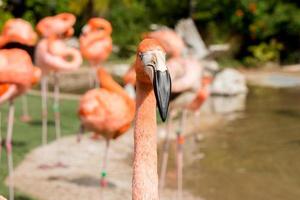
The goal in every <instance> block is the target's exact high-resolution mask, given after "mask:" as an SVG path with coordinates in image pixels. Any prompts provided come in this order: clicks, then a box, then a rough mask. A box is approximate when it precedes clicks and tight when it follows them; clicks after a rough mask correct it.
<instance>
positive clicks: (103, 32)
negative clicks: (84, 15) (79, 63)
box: [79, 18, 112, 64]
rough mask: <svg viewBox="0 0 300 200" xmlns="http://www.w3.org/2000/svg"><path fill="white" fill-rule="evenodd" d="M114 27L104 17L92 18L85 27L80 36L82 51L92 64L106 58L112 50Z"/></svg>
mask: <svg viewBox="0 0 300 200" xmlns="http://www.w3.org/2000/svg"><path fill="white" fill-rule="evenodd" d="M111 32H112V27H111V24H110V23H109V22H108V21H107V20H105V19H103V18H92V19H90V20H89V22H88V23H87V25H86V26H85V27H84V28H83V31H82V34H81V36H80V39H79V41H80V51H81V53H82V55H83V57H84V58H85V59H87V60H88V61H89V62H90V63H92V64H99V63H101V62H103V61H104V60H106V59H107V58H108V57H109V55H110V54H111V52H112V39H111Z"/></svg>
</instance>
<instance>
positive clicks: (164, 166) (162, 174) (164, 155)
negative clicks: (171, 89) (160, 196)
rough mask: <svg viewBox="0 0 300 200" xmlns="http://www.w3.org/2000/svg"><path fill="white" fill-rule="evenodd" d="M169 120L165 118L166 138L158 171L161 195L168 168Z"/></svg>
mask: <svg viewBox="0 0 300 200" xmlns="http://www.w3.org/2000/svg"><path fill="white" fill-rule="evenodd" d="M171 121H172V120H171V119H170V118H167V129H166V130H167V131H166V137H165V141H164V145H163V152H162V162H161V169H160V177H159V192H160V193H161V192H162V190H163V189H164V186H165V180H166V173H167V166H168V157H169V147H170V132H171Z"/></svg>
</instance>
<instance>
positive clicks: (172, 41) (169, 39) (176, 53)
mask: <svg viewBox="0 0 300 200" xmlns="http://www.w3.org/2000/svg"><path fill="white" fill-rule="evenodd" d="M144 38H152V39H156V40H158V41H159V42H160V44H161V46H162V47H163V48H164V49H165V51H166V53H167V54H168V55H169V56H171V57H180V56H182V55H183V53H184V51H185V48H186V46H185V44H184V41H183V40H182V38H181V37H180V36H178V34H177V33H176V32H175V31H173V30H172V29H169V28H163V29H160V30H157V31H153V32H149V33H145V34H144Z"/></svg>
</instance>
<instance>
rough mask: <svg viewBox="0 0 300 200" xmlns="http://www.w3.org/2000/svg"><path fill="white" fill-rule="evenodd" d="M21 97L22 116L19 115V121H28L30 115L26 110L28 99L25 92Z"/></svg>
mask: <svg viewBox="0 0 300 200" xmlns="http://www.w3.org/2000/svg"><path fill="white" fill-rule="evenodd" d="M21 98H22V116H21V121H22V122H29V121H30V120H31V117H30V116H29V112H28V101H27V96H26V94H24V95H23V96H22V97H21Z"/></svg>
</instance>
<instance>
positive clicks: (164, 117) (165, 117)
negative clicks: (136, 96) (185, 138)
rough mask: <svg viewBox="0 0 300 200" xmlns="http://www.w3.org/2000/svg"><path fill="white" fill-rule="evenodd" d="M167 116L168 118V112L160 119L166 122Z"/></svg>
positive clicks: (161, 115)
mask: <svg viewBox="0 0 300 200" xmlns="http://www.w3.org/2000/svg"><path fill="white" fill-rule="evenodd" d="M167 116H168V111H167V112H163V113H161V114H160V117H161V119H162V121H163V122H165V121H166V120H167Z"/></svg>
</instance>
